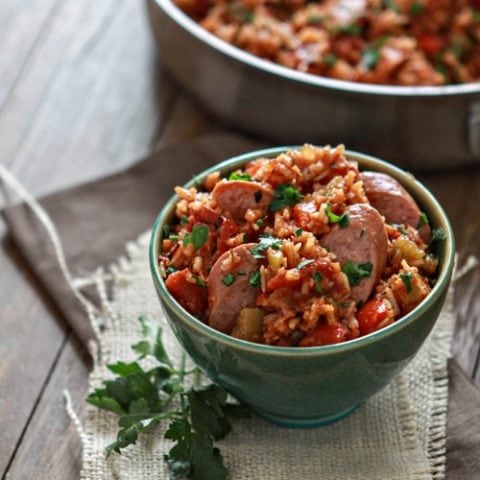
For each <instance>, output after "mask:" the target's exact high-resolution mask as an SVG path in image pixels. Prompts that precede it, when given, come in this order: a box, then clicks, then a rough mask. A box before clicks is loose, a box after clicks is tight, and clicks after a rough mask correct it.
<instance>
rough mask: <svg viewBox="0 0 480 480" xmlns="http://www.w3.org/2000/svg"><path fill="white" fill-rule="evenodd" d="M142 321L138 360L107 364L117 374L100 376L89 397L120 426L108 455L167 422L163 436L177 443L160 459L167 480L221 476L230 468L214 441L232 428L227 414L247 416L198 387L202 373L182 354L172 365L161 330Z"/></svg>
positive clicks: (223, 396)
mask: <svg viewBox="0 0 480 480" xmlns="http://www.w3.org/2000/svg"><path fill="white" fill-rule="evenodd" d="M140 323H141V327H142V328H141V335H142V337H143V339H142V340H141V341H140V342H138V343H136V344H135V345H133V346H132V349H133V350H134V351H135V352H136V353H137V354H138V355H139V356H138V358H137V360H136V361H133V362H130V363H125V362H117V363H114V364H111V365H108V369H109V370H110V371H111V372H112V373H114V374H116V375H117V377H115V378H114V379H112V380H104V381H103V386H102V387H101V388H97V389H96V390H95V391H93V392H92V393H91V394H90V395H89V396H88V398H87V402H88V403H90V404H91V405H94V406H96V407H98V408H101V409H103V410H107V411H109V412H112V413H115V414H117V415H118V416H119V419H118V425H119V427H120V429H119V431H118V433H117V438H116V440H115V441H114V442H113V443H111V444H110V445H109V446H108V447H107V451H106V453H107V456H108V455H111V454H112V453H113V452H117V453H121V451H122V449H124V448H125V447H127V446H129V445H131V444H134V443H135V442H136V441H137V438H138V435H139V434H141V433H143V432H146V431H148V430H152V429H153V428H154V427H155V426H157V425H158V424H159V423H160V422H162V421H165V420H168V421H170V425H169V427H168V429H167V430H166V432H165V438H166V439H169V440H172V441H174V442H176V443H175V445H174V446H173V447H172V448H171V449H170V451H169V452H168V454H166V455H165V457H164V458H165V461H166V462H167V464H168V466H169V471H170V478H171V480H180V479H190V480H225V479H226V478H227V476H228V471H227V469H226V467H225V466H224V464H223V460H222V457H221V455H220V451H219V450H218V448H215V447H214V441H215V440H219V439H221V438H223V437H225V435H227V434H228V433H229V432H230V430H231V429H232V425H231V423H230V419H229V417H232V416H236V417H242V416H246V411H245V410H244V409H243V407H241V406H239V405H233V404H229V403H227V392H226V391H225V390H224V389H223V388H221V387H220V386H218V385H215V384H211V385H208V386H203V387H202V386H199V378H200V372H199V370H198V369H197V368H194V369H192V370H187V369H186V357H185V354H183V356H182V359H181V361H180V365H179V367H178V368H176V367H175V366H174V364H173V362H172V360H171V359H170V357H169V355H168V353H167V351H166V350H165V347H164V345H163V343H162V330H161V328H160V327H159V326H158V325H157V324H156V323H155V322H153V321H152V320H150V319H149V318H147V317H140ZM147 356H149V357H153V358H154V359H155V360H156V361H157V362H158V365H156V366H154V367H153V368H150V369H144V368H143V367H142V365H141V363H140V361H141V360H142V359H143V358H144V357H147ZM188 376H193V383H194V385H193V387H187V385H186V382H185V379H186V377H188Z"/></svg>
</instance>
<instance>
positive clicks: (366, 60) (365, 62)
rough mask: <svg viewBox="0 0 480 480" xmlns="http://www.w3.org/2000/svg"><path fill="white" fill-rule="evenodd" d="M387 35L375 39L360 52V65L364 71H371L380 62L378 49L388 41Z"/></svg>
mask: <svg viewBox="0 0 480 480" xmlns="http://www.w3.org/2000/svg"><path fill="white" fill-rule="evenodd" d="M389 38H390V37H389V35H383V36H381V37H378V38H376V39H375V40H374V41H373V42H372V44H371V45H370V46H369V47H367V48H365V50H363V52H362V59H361V61H360V65H361V66H362V67H363V68H365V69H366V70H373V69H374V68H375V67H376V66H377V64H378V61H379V60H380V48H382V47H383V46H384V45H385V43H386V42H387V41H388V39H389Z"/></svg>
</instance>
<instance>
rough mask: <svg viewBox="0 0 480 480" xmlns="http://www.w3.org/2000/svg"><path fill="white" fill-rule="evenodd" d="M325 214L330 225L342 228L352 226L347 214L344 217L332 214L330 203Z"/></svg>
mask: <svg viewBox="0 0 480 480" xmlns="http://www.w3.org/2000/svg"><path fill="white" fill-rule="evenodd" d="M325 213H326V214H327V218H328V221H329V222H330V223H338V224H339V225H340V228H346V227H348V225H349V224H350V217H349V216H348V213H346V212H345V213H344V214H343V215H336V214H335V213H333V212H332V207H331V205H330V204H329V203H327V208H326V210H325Z"/></svg>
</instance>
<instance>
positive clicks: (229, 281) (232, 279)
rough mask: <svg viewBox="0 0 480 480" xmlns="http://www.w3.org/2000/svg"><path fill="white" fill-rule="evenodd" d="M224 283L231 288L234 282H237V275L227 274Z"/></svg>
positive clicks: (223, 279)
mask: <svg viewBox="0 0 480 480" xmlns="http://www.w3.org/2000/svg"><path fill="white" fill-rule="evenodd" d="M222 282H223V283H224V285H226V286H227V287H229V286H230V285H231V284H232V283H233V282H235V275H234V274H233V273H227V274H226V275H225V276H224V277H223V278H222Z"/></svg>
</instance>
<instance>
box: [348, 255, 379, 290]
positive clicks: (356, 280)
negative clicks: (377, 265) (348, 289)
mask: <svg viewBox="0 0 480 480" xmlns="http://www.w3.org/2000/svg"><path fill="white" fill-rule="evenodd" d="M372 270H373V265H372V264H371V263H370V262H366V263H360V264H356V263H355V262H352V260H349V261H348V262H347V263H346V264H345V265H344V266H343V267H342V272H343V273H345V274H346V275H347V278H348V283H349V284H350V286H352V287H355V286H356V285H359V284H360V282H361V281H362V279H364V278H367V277H370V276H371V275H372Z"/></svg>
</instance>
